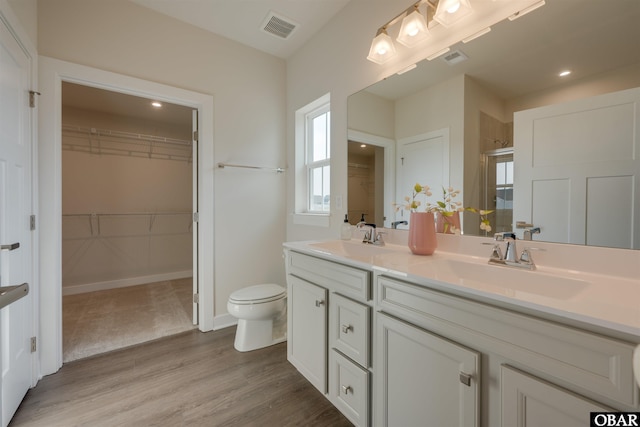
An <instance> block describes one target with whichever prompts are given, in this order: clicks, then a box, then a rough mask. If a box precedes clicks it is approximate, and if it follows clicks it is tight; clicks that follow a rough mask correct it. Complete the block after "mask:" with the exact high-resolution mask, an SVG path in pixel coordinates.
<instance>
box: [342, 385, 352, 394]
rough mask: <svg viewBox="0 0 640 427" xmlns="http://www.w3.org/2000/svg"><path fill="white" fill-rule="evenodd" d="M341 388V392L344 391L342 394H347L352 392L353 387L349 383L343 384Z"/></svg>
mask: <svg viewBox="0 0 640 427" xmlns="http://www.w3.org/2000/svg"><path fill="white" fill-rule="evenodd" d="M341 388H342V393H344V394H349V393H351V394H353V388H351V386H350V385H343V386H342V387H341Z"/></svg>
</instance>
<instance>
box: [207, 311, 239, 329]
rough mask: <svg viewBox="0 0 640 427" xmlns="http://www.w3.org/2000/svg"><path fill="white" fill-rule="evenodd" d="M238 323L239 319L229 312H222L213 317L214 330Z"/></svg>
mask: <svg viewBox="0 0 640 427" xmlns="http://www.w3.org/2000/svg"><path fill="white" fill-rule="evenodd" d="M237 324H238V319H236V318H235V317H233V316H232V315H230V314H229V313H225V314H221V315H220V316H215V317H214V318H213V330H214V331H217V330H218V329H224V328H228V327H230V326H235V325H237Z"/></svg>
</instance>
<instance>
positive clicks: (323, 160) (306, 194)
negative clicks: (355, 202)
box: [294, 94, 331, 226]
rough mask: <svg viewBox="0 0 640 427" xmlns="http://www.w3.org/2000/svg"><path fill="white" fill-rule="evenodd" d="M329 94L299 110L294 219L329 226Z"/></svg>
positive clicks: (302, 222) (300, 222)
mask: <svg viewBox="0 0 640 427" xmlns="http://www.w3.org/2000/svg"><path fill="white" fill-rule="evenodd" d="M329 100H330V98H329V94H327V95H324V96H322V97H321V98H319V99H317V100H315V101H314V102H312V103H310V104H308V105H306V106H305V107H303V108H301V109H299V110H298V111H296V136H295V141H296V154H295V156H296V180H295V213H296V215H295V216H294V222H296V223H298V224H307V225H322V226H328V225H329V221H328V217H329V213H330V210H331V193H330V191H331V111H330V103H329Z"/></svg>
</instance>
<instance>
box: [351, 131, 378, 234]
mask: <svg viewBox="0 0 640 427" xmlns="http://www.w3.org/2000/svg"><path fill="white" fill-rule="evenodd" d="M348 152H349V162H348V167H349V175H348V177H349V178H348V180H349V181H348V194H349V210H348V212H347V214H348V216H349V223H351V225H355V224H357V223H358V222H359V221H360V220H361V219H364V220H365V221H366V222H368V223H372V224H376V225H377V226H380V227H382V226H383V225H384V148H382V147H379V146H375V145H372V144H365V143H361V142H355V141H349V151H348Z"/></svg>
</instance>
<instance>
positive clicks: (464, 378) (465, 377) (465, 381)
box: [460, 372, 471, 387]
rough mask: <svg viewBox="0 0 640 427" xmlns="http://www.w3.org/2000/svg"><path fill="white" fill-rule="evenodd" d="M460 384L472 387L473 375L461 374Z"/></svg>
mask: <svg viewBox="0 0 640 427" xmlns="http://www.w3.org/2000/svg"><path fill="white" fill-rule="evenodd" d="M460 382H461V383H462V384H464V385H466V386H467V387H471V375H469V374H465V373H464V372H460Z"/></svg>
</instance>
